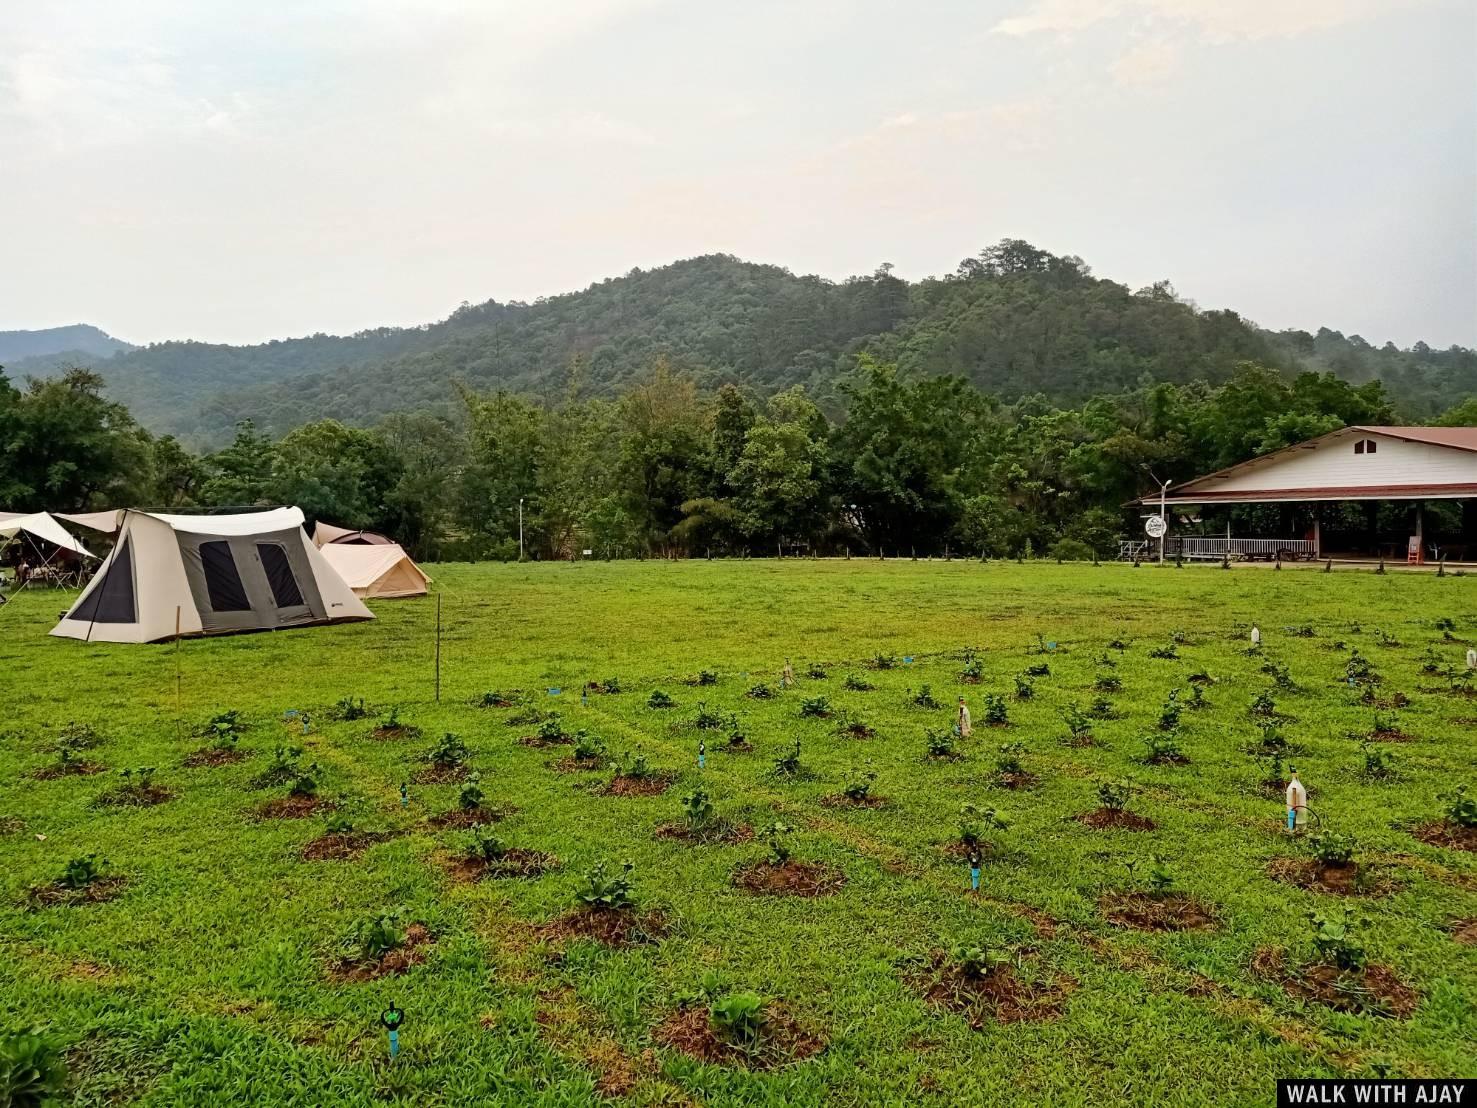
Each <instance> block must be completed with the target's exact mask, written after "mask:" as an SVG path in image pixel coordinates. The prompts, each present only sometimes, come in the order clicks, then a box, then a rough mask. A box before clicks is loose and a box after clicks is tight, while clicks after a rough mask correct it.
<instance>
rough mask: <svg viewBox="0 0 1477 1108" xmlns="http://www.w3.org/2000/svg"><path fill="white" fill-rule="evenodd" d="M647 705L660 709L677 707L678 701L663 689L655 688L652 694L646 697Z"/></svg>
mask: <svg viewBox="0 0 1477 1108" xmlns="http://www.w3.org/2000/svg"><path fill="white" fill-rule="evenodd" d="M646 706H647V707H648V708H652V709H656V710H658V711H660V710H662V709H666V708H675V707H676V706H677V702H676V701H675V700H673V699H672V698H671V697H670V696H668V695H667V694H666V693H665V692H663V691H662V690H661V689H653V690H652V691H651V695H650V696H648V697H647V698H646Z"/></svg>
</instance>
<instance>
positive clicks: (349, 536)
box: [313, 519, 399, 547]
mask: <svg viewBox="0 0 1477 1108" xmlns="http://www.w3.org/2000/svg"><path fill="white" fill-rule="evenodd" d="M313 542H314V543H315V544H316V545H317V546H319V547H324V546H327V545H328V544H329V543H343V544H345V545H354V544H368V545H372V546H398V545H399V544H398V543H397V542H396V541H395V540H394V539H392V538H389V537H388V536H386V535H381V534H380V533H379V532H378V531H351V530H349V528H347V527H339V526H336V525H335V524H332V523H324V522H323V521H322V520H321V519H320V520H319V521H318V522H317V523H316V524H314V525H313Z"/></svg>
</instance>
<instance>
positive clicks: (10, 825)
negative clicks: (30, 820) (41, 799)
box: [0, 816, 26, 835]
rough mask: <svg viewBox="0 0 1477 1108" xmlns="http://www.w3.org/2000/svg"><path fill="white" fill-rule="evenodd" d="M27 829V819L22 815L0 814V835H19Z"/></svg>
mask: <svg viewBox="0 0 1477 1108" xmlns="http://www.w3.org/2000/svg"><path fill="white" fill-rule="evenodd" d="M25 829H26V821H25V820H23V819H21V818H20V816H0V835H19V834H20V833H21V832H22V831H24V830H25Z"/></svg>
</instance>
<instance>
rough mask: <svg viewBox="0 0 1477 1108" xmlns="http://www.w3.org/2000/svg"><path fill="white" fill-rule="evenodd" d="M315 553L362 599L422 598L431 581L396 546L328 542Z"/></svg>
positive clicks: (397, 545) (401, 549)
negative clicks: (321, 556) (320, 555)
mask: <svg viewBox="0 0 1477 1108" xmlns="http://www.w3.org/2000/svg"><path fill="white" fill-rule="evenodd" d="M319 526H322V525H321V524H320V525H319ZM318 552H319V553H320V554H322V555H323V557H324V559H325V560H327V562H328V564H329V565H331V566H332V567H333V568H334V570H335V572H337V573H338V575H339V576H340V577H342V578H343V579H344V580H345V581H346V582H347V583H348V585H349V588H351V589H353V590H354V595H355V596H357V597H359V598H361V599H366V600H367V599H379V600H384V599H388V598H390V597H398V596H425V595H426V585H427V584H429V583H430V580H431V579H430V578H429V577H427V576H426V574H425V572H424V571H423V570H422V569H421V567H420V566H418V565H416V564H415V563H414V562H413V561H411V560H410V555H409V554H407V553H405V551H404V549H403V548H402V547H401V546H400V544H399V543H394V542H392V543H390V544H389V545H388V546H386V545H372V546H365V545H360V544H358V543H349V544H346V543H337V542H330V543H327V544H325V545H324V546H321V547H319V548H318Z"/></svg>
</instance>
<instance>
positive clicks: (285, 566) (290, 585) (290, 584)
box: [256, 542, 303, 608]
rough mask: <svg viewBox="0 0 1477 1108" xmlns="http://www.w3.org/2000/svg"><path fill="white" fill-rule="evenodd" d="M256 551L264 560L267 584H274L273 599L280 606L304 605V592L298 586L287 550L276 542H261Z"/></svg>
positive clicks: (296, 606)
mask: <svg viewBox="0 0 1477 1108" xmlns="http://www.w3.org/2000/svg"><path fill="white" fill-rule="evenodd" d="M256 552H257V554H258V555H260V557H261V560H262V569H263V570H264V571H265V572H266V575H267V584H269V585H271V586H272V599H273V600H274V601H276V603H277V607H279V608H299V607H301V606H302V605H303V592H302V590H301V589H300V588H298V587H297V578H296V577H294V576H293V573H292V565H291V563H290V562H288V560H287V551H286V550H284V549H282V547H281V546H279V545H278V544H277V543H274V542H259V543H257V544H256Z"/></svg>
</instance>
